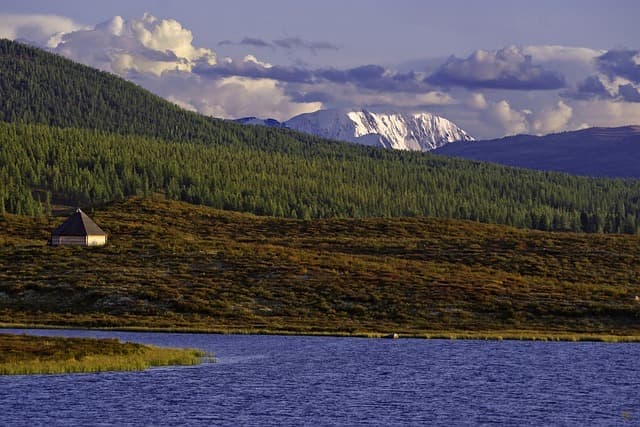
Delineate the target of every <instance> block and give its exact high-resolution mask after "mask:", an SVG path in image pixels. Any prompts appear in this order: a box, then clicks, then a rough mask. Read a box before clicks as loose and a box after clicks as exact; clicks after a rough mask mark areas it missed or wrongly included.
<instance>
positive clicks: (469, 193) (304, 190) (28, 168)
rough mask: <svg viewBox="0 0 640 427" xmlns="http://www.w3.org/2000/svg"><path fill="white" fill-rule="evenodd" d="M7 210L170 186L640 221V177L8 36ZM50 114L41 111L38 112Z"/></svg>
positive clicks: (451, 214)
mask: <svg viewBox="0 0 640 427" xmlns="http://www.w3.org/2000/svg"><path fill="white" fill-rule="evenodd" d="M0 64H1V65H2V66H1V67H0V82H1V84H0V113H1V114H2V118H3V119H4V120H5V121H9V122H12V123H3V122H1V121H0V142H1V143H0V213H2V212H10V213H21V214H28V215H41V214H46V213H48V212H50V211H51V207H52V206H55V205H59V204H62V205H66V206H74V207H76V206H79V207H83V208H87V207H90V206H94V205H96V204H101V203H105V202H109V201H113V200H121V199H123V198H124V197H127V196H131V195H148V194H151V193H153V192H161V193H163V194H165V195H166V196H167V197H169V198H171V199H175V200H182V201H187V202H190V203H196V204H205V205H208V206H212V207H216V208H220V209H228V210H235V211H243V212H251V213H255V214H259V215H271V216H277V217H292V218H301V219H305V218H307V219H308V218H330V217H400V216H432V217H440V218H459V219H471V220H475V221H481V222H487V223H499V224H508V225H514V226H518V227H528V228H536V229H543V230H572V231H586V232H611V233H621V232H624V233H636V232H637V230H638V228H639V226H640V199H638V197H637V195H638V194H639V192H640V183H639V182H637V181H620V180H595V179H586V178H576V177H571V176H568V175H563V174H552V173H541V172H532V171H527V170H517V169H510V168H505V167H499V166H495V165H489V164H481V163H477V162H471V161H463V160H457V159H450V158H446V157H441V156H432V155H429V154H424V153H416V152H403V151H402V152H401V151H392V150H382V149H376V148H371V147H363V146H357V145H354V144H348V143H340V142H336V141H329V140H323V139H320V138H317V137H313V136H310V135H305V134H301V133H296V132H294V131H292V130H288V129H280V128H268V127H264V126H242V125H239V124H235V123H230V122H228V121H222V120H215V119H211V118H207V117H204V116H200V115H198V114H195V113H191V112H187V111H184V110H181V109H179V108H178V107H177V106H175V105H173V104H170V103H168V102H166V101H164V100H162V99H160V98H159V97H156V96H154V95H152V94H150V93H149V92H147V91H144V90H143V89H141V88H139V87H137V86H135V85H133V84H131V83H128V82H125V81H124V80H122V79H120V78H117V77H115V76H113V75H110V74H108V73H104V72H100V71H97V70H94V69H91V68H88V67H84V66H81V65H78V64H75V63H73V62H71V61H68V60H66V59H64V58H61V57H59V56H55V55H52V54H49V53H46V52H44V51H41V50H38V49H35V48H31V47H27V46H24V45H21V44H18V43H14V42H9V41H6V40H5V41H0ZM38 123H39V124H38Z"/></svg>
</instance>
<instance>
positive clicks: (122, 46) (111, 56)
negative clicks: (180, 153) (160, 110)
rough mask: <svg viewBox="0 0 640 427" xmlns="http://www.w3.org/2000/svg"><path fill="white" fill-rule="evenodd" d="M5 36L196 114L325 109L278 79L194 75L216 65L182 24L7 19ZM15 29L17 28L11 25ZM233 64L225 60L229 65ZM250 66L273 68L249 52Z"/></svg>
mask: <svg viewBox="0 0 640 427" xmlns="http://www.w3.org/2000/svg"><path fill="white" fill-rule="evenodd" d="M0 24H2V25H1V26H0V34H2V35H3V36H4V37H7V38H11V39H15V38H28V39H29V40H31V41H33V42H35V43H36V44H39V45H40V46H43V47H44V46H48V47H49V48H50V49H51V50H53V51H54V52H56V53H59V54H61V55H63V56H66V57H68V58H71V59H73V60H75V61H77V62H81V63H84V64H87V65H91V66H94V67H96V68H100V69H103V70H106V71H110V72H113V73H116V74H118V75H120V76H122V77H125V78H127V79H130V80H133V81H135V82H136V83H138V84H140V85H142V86H143V87H146V88H147V89H149V90H151V91H153V92H155V93H157V94H159V95H160V96H164V97H165V98H166V99H168V100H169V101H171V102H173V103H175V104H177V105H179V106H181V107H183V108H186V109H189V110H194V111H198V112H200V113H202V114H207V115H212V116H216V117H223V118H235V117H242V116H249V115H255V116H261V117H273V118H276V119H280V120H284V119H288V118H290V117H291V116H293V115H297V114H301V113H306V112H310V111H315V110H317V109H320V108H322V103H320V102H294V101H293V100H292V99H291V98H290V97H289V96H287V95H286V94H285V90H284V89H283V87H282V86H280V85H279V83H278V82H277V81H275V80H271V79H252V78H248V77H247V78H243V77H234V76H231V77H225V78H213V79H206V78H203V77H201V76H198V75H196V74H194V73H192V72H191V71H192V70H193V68H194V67H195V66H197V65H206V66H215V65H216V63H217V57H216V54H215V52H213V51H212V50H210V49H207V48H203V47H198V46H194V44H193V34H192V33H191V31H190V30H188V29H186V28H184V27H183V26H182V25H181V24H180V23H179V22H178V21H176V20H174V19H158V18H156V17H154V16H152V15H150V14H144V15H143V16H142V17H141V18H134V19H123V18H122V17H120V16H116V17H114V18H112V19H110V20H108V21H106V22H103V23H100V24H98V25H96V26H94V27H93V28H81V27H80V26H79V25H77V24H75V23H73V21H71V20H69V19H67V18H62V17H56V16H22V15H21V16H19V17H15V16H9V15H2V16H0ZM9 24H11V25H9ZM229 62H231V59H224V60H223V63H229ZM244 62H250V63H254V64H257V65H259V66H261V67H265V68H269V67H271V65H270V64H268V63H266V62H263V61H260V60H259V59H258V58H256V57H255V56H253V55H247V56H246V57H245V58H244Z"/></svg>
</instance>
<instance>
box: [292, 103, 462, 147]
mask: <svg viewBox="0 0 640 427" xmlns="http://www.w3.org/2000/svg"><path fill="white" fill-rule="evenodd" d="M284 125H285V126H286V127H288V128H290V129H295V130H297V131H300V132H305V133H310V134H312V135H316V136H320V137H323V138H330V139H337V140H341V141H349V142H354V143H357V144H362V145H369V146H373V147H383V148H393V149H396V150H412V151H430V150H433V149H435V148H437V147H440V146H442V145H445V144H447V143H449V142H453V141H472V140H473V138H472V137H471V136H470V135H469V134H467V133H466V132H465V131H464V130H462V129H460V128H459V127H458V126H456V125H455V124H454V123H452V122H450V121H449V120H447V119H445V118H443V117H439V116H436V115H433V114H430V113H417V114H409V113H372V112H369V111H366V110H360V111H351V110H321V111H316V112H314V113H307V114H301V115H299V116H296V117H293V118H292V119H290V120H287V121H286V122H284Z"/></svg>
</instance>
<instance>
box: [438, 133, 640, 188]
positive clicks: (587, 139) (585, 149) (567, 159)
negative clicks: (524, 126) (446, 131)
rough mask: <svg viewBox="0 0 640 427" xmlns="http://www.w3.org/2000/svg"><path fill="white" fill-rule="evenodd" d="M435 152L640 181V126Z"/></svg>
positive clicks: (460, 146)
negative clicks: (637, 179)
mask: <svg viewBox="0 0 640 427" xmlns="http://www.w3.org/2000/svg"><path fill="white" fill-rule="evenodd" d="M434 153H435V154H441V155H445V156H452V157H461V158H465V159H471V160H480V161H487V162H493V163H498V164H502V165H507V166H516V167H522V168H528V169H537V170H545V171H557V172H566V173H570V174H573V175H586V176H596V177H598V176H601V177H612V178H640V162H638V159H640V126H623V127H616V128H588V129H582V130H577V131H570V132H562V133H555V134H550V135H545V136H533V135H516V136H509V137H505V138H500V139H493V140H485V141H476V142H474V143H473V144H469V143H466V142H455V143H452V144H447V145H446V146H442V147H439V148H438V149H436V150H435V151H434Z"/></svg>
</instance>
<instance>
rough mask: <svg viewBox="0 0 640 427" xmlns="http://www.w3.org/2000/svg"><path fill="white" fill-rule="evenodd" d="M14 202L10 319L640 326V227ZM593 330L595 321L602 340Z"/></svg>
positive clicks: (407, 329)
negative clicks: (552, 227)
mask: <svg viewBox="0 0 640 427" xmlns="http://www.w3.org/2000/svg"><path fill="white" fill-rule="evenodd" d="M89 214H90V215H91V216H92V217H93V218H94V219H95V220H96V221H97V222H98V224H99V225H100V226H101V227H102V228H104V229H105V230H106V231H107V232H108V233H109V243H108V244H107V246H105V247H100V248H72V247H57V248H52V247H48V246H46V245H45V243H46V240H47V238H48V236H49V233H50V231H51V230H52V229H53V228H54V227H55V225H57V224H58V223H60V222H61V221H62V220H63V218H28V217H22V216H15V215H4V216H2V215H0V260H2V263H3V264H2V267H3V268H0V325H5V326H24V325H30V326H36V325H37V326H45V327H52V326H58V327H81V328H117V329H130V330H134V329H135V330H155V331H200V332H216V333H295V334H306V335H316V334H318V335H319V334H331V335H345V336H382V335H387V334H390V333H398V334H400V335H401V336H403V337H404V336H426V335H437V336H439V335H442V336H450V337H453V338H457V337H464V336H465V334H467V335H470V336H473V337H482V336H487V337H491V338H492V339H498V338H500V337H502V338H503V339H519V337H523V338H522V339H538V338H540V339H554V337H556V336H562V339H565V340H566V339H572V338H571V337H573V336H575V339H576V340H582V339H591V338H593V339H602V338H600V337H607V336H608V337H611V338H607V339H608V340H625V339H633V338H623V337H634V336H640V301H638V299H636V296H637V295H639V294H640V290H639V288H638V285H637V284H638V283H640V239H638V238H637V237H636V236H622V235H587V234H575V233H546V232H539V231H530V230H520V229H515V228H511V227H503V226H495V225H486V224H479V223H474V222H469V221H448V220H438V219H433V218H396V219H385V218H370V219H331V220H313V221H300V220H286V219H275V218H269V217H256V216H252V215H247V214H240V213H233V212H225V211H219V210H214V209H210V208H206V207H202V206H194V205H189V204H186V203H179V202H172V201H167V200H164V199H163V198H162V197H160V196H154V197H153V198H146V199H142V198H134V199H128V200H124V201H121V202H117V203H114V204H111V205H109V206H105V207H103V208H101V209H96V210H95V211H93V212H89ZM584 334H587V335H586V337H585V335H584Z"/></svg>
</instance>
